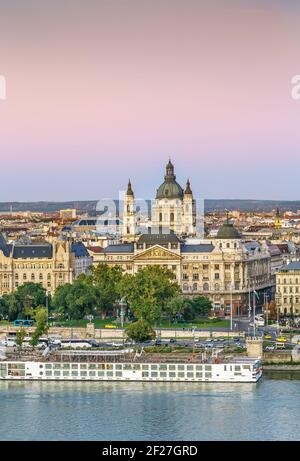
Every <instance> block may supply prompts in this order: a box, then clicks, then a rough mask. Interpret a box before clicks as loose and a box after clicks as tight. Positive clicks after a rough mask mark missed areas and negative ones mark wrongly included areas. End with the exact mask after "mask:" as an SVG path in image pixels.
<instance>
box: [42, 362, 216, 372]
mask: <svg viewBox="0 0 300 461" xmlns="http://www.w3.org/2000/svg"><path fill="white" fill-rule="evenodd" d="M43 367H45V369H47V370H52V369H54V370H63V369H67V370H68V369H72V370H78V369H80V370H159V371H164V370H166V371H167V370H169V371H175V370H180V371H184V370H187V371H193V370H197V371H202V369H204V370H205V371H211V369H212V366H211V365H199V364H193V365H188V364H140V363H123V364H121V363H117V364H115V363H89V364H86V363H83V364H78V363H46V364H45V365H43V364H41V365H40V368H43Z"/></svg>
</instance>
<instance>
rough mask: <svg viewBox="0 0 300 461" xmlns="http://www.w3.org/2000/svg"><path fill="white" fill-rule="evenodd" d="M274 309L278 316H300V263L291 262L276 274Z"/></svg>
mask: <svg viewBox="0 0 300 461" xmlns="http://www.w3.org/2000/svg"><path fill="white" fill-rule="evenodd" d="M276 308H277V309H278V311H279V313H280V315H286V316H299V315H300V262H292V263H290V264H288V265H286V266H284V267H282V268H281V269H280V270H279V271H278V272H277V273H276Z"/></svg>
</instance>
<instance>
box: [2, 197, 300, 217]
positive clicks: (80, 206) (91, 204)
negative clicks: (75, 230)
mask: <svg viewBox="0 0 300 461" xmlns="http://www.w3.org/2000/svg"><path fill="white" fill-rule="evenodd" d="M96 204H97V200H82V201H70V202H0V212H6V211H8V212H9V211H10V210H11V209H12V210H13V211H36V212H48V213H51V212H56V211H59V210H63V209H66V208H76V209H77V210H78V211H80V212H87V213H89V214H91V215H93V214H95V210H96ZM204 207H205V211H223V210H225V209H227V210H240V211H272V210H274V209H275V208H277V207H278V208H279V209H280V211H287V210H291V211H297V210H300V200H296V201H288V200H238V199H207V200H205V201H204Z"/></svg>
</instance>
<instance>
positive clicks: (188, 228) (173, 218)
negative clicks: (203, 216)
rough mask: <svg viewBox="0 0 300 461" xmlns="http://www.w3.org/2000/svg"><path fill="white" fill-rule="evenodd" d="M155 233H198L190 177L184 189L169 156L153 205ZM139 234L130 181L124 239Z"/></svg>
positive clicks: (126, 195) (124, 214)
mask: <svg viewBox="0 0 300 461" xmlns="http://www.w3.org/2000/svg"><path fill="white" fill-rule="evenodd" d="M151 232H152V234H154V233H157V234H162V233H163V234H168V233H171V232H172V233H175V234H176V235H178V236H190V237H191V236H195V234H196V201H195V199H194V197H193V192H192V190H191V185H190V181H189V179H187V182H186V187H185V189H183V188H182V187H181V186H180V184H178V182H177V181H176V175H175V173H174V166H173V164H172V162H171V160H169V162H168V164H167V166H166V174H165V176H164V182H163V183H162V184H161V185H160V186H159V188H158V189H157V191H156V197H155V200H154V201H153V203H152V207H151ZM137 234H138V228H137V213H136V204H135V197H134V192H133V189H132V185H131V182H130V181H129V183H128V187H127V192H126V194H125V200H124V212H123V240H124V241H132V240H134V239H135V236H136V235H137Z"/></svg>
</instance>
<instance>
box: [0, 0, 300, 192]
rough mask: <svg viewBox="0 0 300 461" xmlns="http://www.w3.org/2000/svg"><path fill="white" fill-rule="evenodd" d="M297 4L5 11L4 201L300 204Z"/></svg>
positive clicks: (0, 43)
mask: <svg viewBox="0 0 300 461" xmlns="http://www.w3.org/2000/svg"><path fill="white" fill-rule="evenodd" d="M299 24H300V2H299V1H297V0H294V1H292V0H282V1H279V0H259V1H258V0H257V1H256V0H209V1H206V2H205V1H201V0H184V1H183V0H180V1H177V0H159V1H158V0H147V1H146V0H130V1H129V0H85V1H84V2H83V1H82V0H80V1H79V0H51V1H50V0H49V1H47V0H43V1H41V0H26V1H25V0H9V1H7V0H5V1H4V0H0V74H2V75H4V76H5V78H6V81H7V100H6V101H0V159H1V162H0V201H6V200H7V201H12V200H19V201H27V200H34V201H37V200H73V199H74V200H80V199H100V198H101V197H113V198H116V197H117V196H118V191H119V189H121V190H122V189H124V188H125V187H126V184H127V180H128V178H129V177H130V178H131V180H132V184H133V188H134V191H135V193H136V195H137V196H139V197H146V198H152V197H153V195H154V193H155V190H156V188H157V187H158V186H159V184H160V183H161V181H162V177H163V174H164V168H165V164H166V163H167V161H168V157H169V155H171V157H172V161H173V163H174V164H175V169H176V173H177V179H178V180H179V182H180V183H181V184H182V185H184V183H185V179H186V177H187V176H189V177H190V180H191V185H192V189H193V192H194V194H195V195H196V196H197V197H203V198H253V199H300V190H299V189H300V186H299V176H300V173H299V171H300V101H295V100H293V99H292V98H291V89H292V85H291V78H292V77H293V76H294V75H295V74H300V59H299V57H300V26H299Z"/></svg>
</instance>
